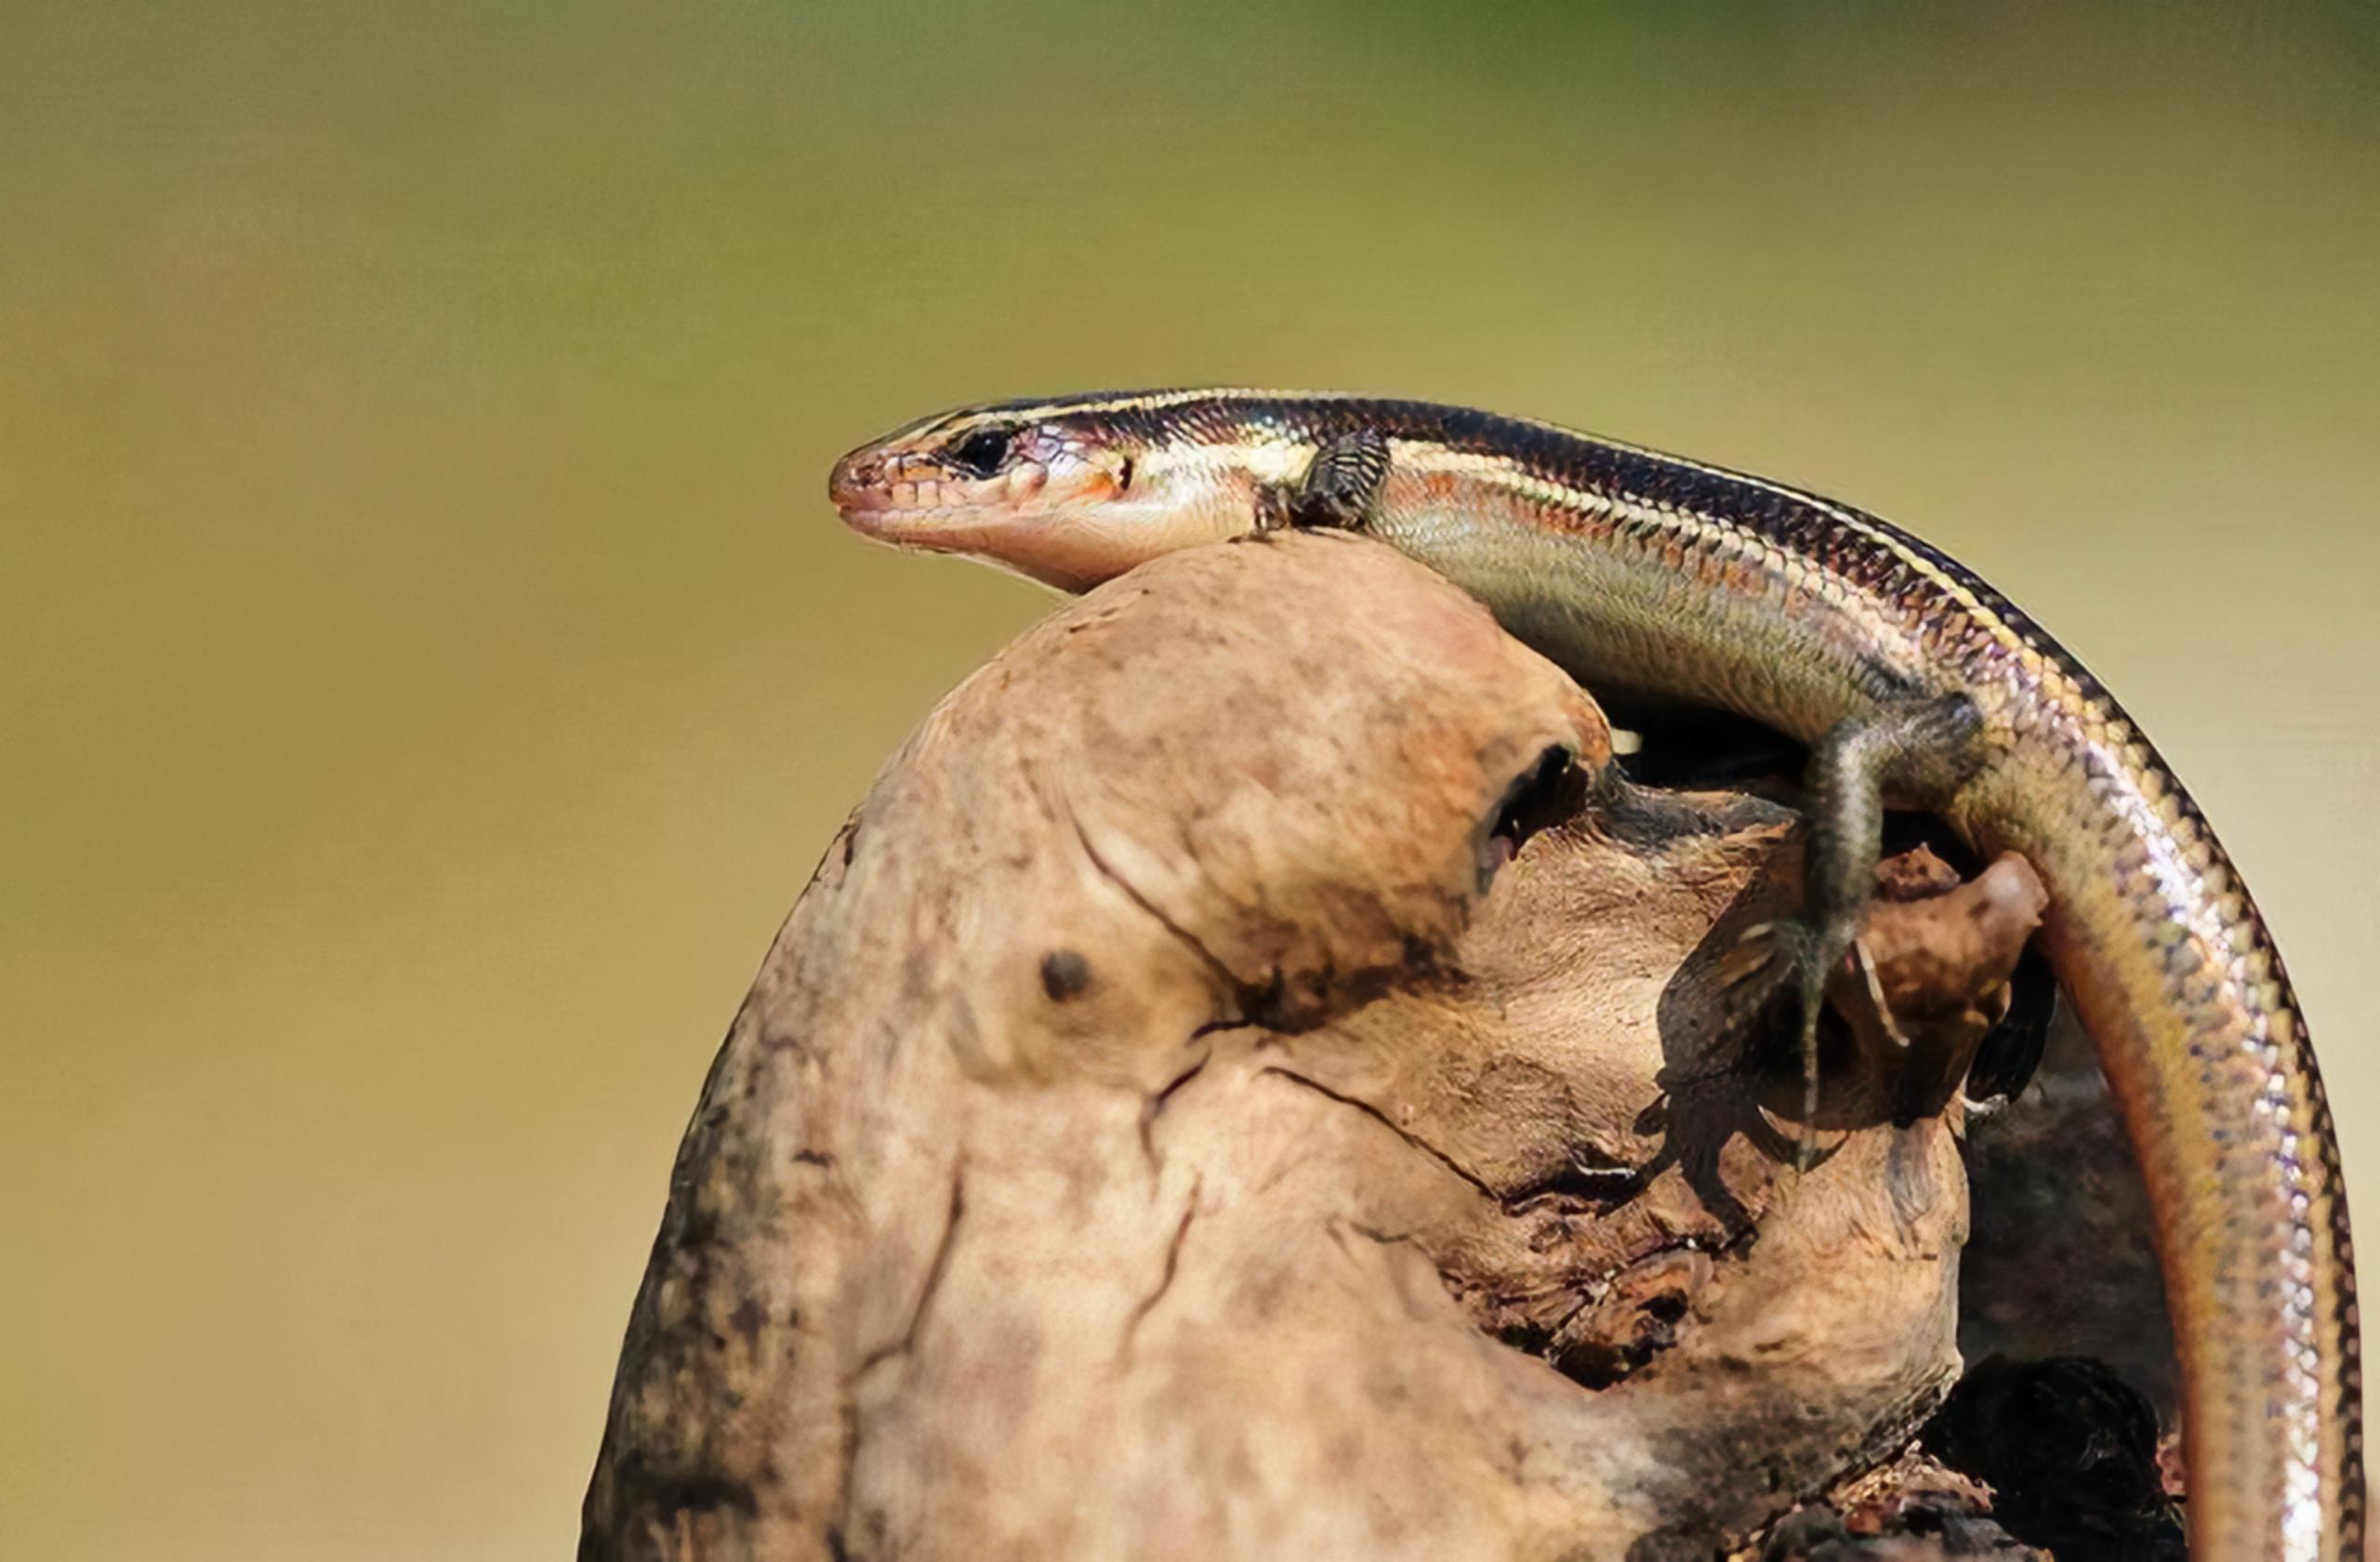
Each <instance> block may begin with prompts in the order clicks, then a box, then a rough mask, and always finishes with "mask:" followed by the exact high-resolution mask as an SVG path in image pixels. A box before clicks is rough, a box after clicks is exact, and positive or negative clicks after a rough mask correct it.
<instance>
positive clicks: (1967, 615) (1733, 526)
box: [830, 389, 2364, 1562]
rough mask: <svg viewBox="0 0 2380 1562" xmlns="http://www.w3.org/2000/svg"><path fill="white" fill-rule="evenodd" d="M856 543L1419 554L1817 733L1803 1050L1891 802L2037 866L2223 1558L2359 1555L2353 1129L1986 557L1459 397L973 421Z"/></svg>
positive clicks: (1010, 410)
mask: <svg viewBox="0 0 2380 1562" xmlns="http://www.w3.org/2000/svg"><path fill="white" fill-rule="evenodd" d="M830 495H831V497H832V499H833V501H834V503H835V504H836V506H837V508H838V509H839V510H840V512H841V514H842V516H843V518H844V519H845V520H846V521H847V522H848V523H850V524H851V525H852V526H853V527H854V528H856V529H857V530H859V531H860V532H862V533H864V534H866V535H867V536H872V537H876V538H879V539H881V540H883V541H886V542H890V543H893V544H896V545H899V546H904V547H909V548H918V549H932V550H936V551H945V552H955V553H963V554H969V555H972V556H973V557H976V558H979V559H983V560H986V561H988V562H990V563H995V564H998V565H1001V566H1004V567H1006V568H1009V569H1011V570H1013V571H1016V572H1018V573H1021V574H1024V575H1026V576H1031V577H1033V578H1035V579H1038V580H1040V581H1043V582H1046V583H1048V584H1050V585H1052V586H1056V587H1058V588H1060V589H1067V590H1081V589H1087V588H1089V587H1091V586H1092V585H1095V584H1097V583H1099V582H1100V581H1102V580H1104V579H1107V578H1109V577H1111V576H1116V575H1118V574H1121V573H1122V572H1123V571H1125V570H1127V569H1129V568H1131V566H1132V565H1133V564H1135V563H1140V562H1141V561H1143V560H1145V559H1148V558H1150V557H1152V556H1154V555H1156V554H1158V553H1161V552H1164V551H1167V550H1169V549H1176V548H1182V547H1187V546H1191V545H1195V544H1198V543H1203V542H1210V541H1217V540H1221V539H1224V538H1229V537H1235V536H1246V535H1249V534H1251V533H1256V532H1262V531H1266V530H1270V529H1274V528H1277V527H1283V526H1334V527H1345V528H1349V529H1353V530H1356V531H1359V532H1361V533H1363V534H1365V535H1367V536H1372V537H1376V538H1378V539H1380V540H1381V541H1382V542H1385V543H1388V544H1390V545H1391V546H1393V547H1395V548H1397V549H1401V550H1402V551H1404V552H1405V553H1407V554H1408V555H1410V556H1411V557H1413V558H1415V559H1417V560H1419V561H1421V563H1425V564H1427V565H1429V566H1430V567H1432V568H1433V569H1435V570H1436V571H1438V572H1439V573H1440V574H1442V575H1444V576H1447V577H1448V578H1449V579H1450V580H1452V581H1454V582H1455V583H1456V584H1457V585H1459V586H1461V587H1462V588H1463V589H1466V590H1468V591H1469V592H1471V593H1472V594H1473V595H1474V596H1476V597H1477V598H1478V599H1479V600H1480V601H1482V602H1485V603H1486V604H1487V606H1488V608H1489V609H1490V610H1491V611H1493V612H1494V614H1495V615H1496V616H1497V617H1498V619H1499V620H1501V622H1502V623H1503V624H1504V625H1505V627H1506V628H1507V629H1510V630H1511V631H1512V632H1513V633H1514V635H1516V636H1518V637H1519V638H1520V639H1521V640H1523V641H1525V642H1527V643H1529V644H1531V645H1533V646H1535V647H1536V648H1537V649H1538V650H1539V651H1540V652H1542V653H1544V654H1545V655H1548V656H1549V657H1551V658H1552V659H1554V661H1555V662H1557V663H1559V664H1561V665H1562V666H1563V667H1565V668H1567V669H1568V670H1569V671H1570V672H1572V673H1573V674H1575V675H1576V676H1578V677H1579V678H1580V679H1581V680H1582V681H1584V682H1586V683H1587V684H1588V686H1589V687H1590V688H1591V689H1593V690H1594V691H1595V692H1596V693H1598V694H1604V695H1624V696H1633V697H1639V698H1653V699H1659V700H1667V701H1673V702H1682V703H1686V704H1692V705H1699V706H1705V707H1717V708H1722V709H1725V710H1728V711H1732V712H1734V713H1736V714H1738V715H1740V716H1744V717H1748V718H1751V719H1752V720H1753V721H1758V722H1760V723H1763V724H1765V725H1766V726H1769V727H1771V728H1774V729H1777V730H1778V731H1780V732H1782V733H1784V734H1785V735H1788V736H1791V737H1792V738H1795V739H1797V740H1800V741H1802V742H1804V743H1806V744H1808V745H1810V752H1811V788H1810V790H1811V794H1812V797H1813V800H1814V801H1813V807H1812V813H1811V817H1810V826H1809V830H1810V840H1809V850H1808V857H1807V860H1808V862H1809V864H1810V868H1809V871H1808V872H1807V873H1806V874H1805V880H1806V889H1805V912H1804V915H1803V916H1802V917H1801V918H1800V919H1798V920H1796V921H1794V922H1792V923H1791V924H1786V925H1783V926H1780V927H1779V928H1778V930H1777V935H1778V937H1779V939H1780V940H1781V942H1780V946H1779V948H1778V955H1779V957H1780V963H1781V965H1782V966H1783V967H1784V969H1786V970H1787V971H1788V972H1789V973H1790V975H1789V978H1788V979H1789V980H1791V981H1792V982H1793V983H1794V984H1795V986H1797V987H1798V989H1799V991H1798V998H1799V1001H1800V1004H1801V1009H1802V1020H1803V1031H1802V1034H1803V1036H1804V1038H1805V1049H1806V1048H1808V1047H1809V1046H1811V1045H1812V1044H1813V1043H1812V1041H1811V1040H1810V1038H1811V1037H1812V1036H1813V1035H1814V1030H1815V1026H1816V1023H1817V1013H1818V1006H1819V1004H1820V1003H1821V1001H1822V990H1823V978H1824V974H1825V973H1826V972H1827V971H1828V970H1829V969H1831V967H1832V966H1833V965H1834V964H1836V963H1837V962H1838V961H1839V960H1841V959H1842V957H1843V956H1844V954H1845V951H1846V949H1847V948H1848V947H1849V946H1850V943H1851V941H1852V940H1853V938H1854V937H1855V936H1856V935H1857V933H1858V927H1859V925H1860V920H1861V918H1862V916H1863V914H1864V911H1865V907H1866V900H1867V895H1868V894H1869V889H1870V885H1871V876H1872V870H1873V867H1874V864H1875V861H1876V857H1877V854H1878V851H1879V845H1880V839H1879V837H1880V830H1881V827H1882V820H1883V809H1884V805H1885V803H1886V802H1887V801H1889V802H1891V803H1892V804H1894V805H1897V806H1910V807H1920V808H1923V809H1924V810H1926V811H1928V812H1931V813H1933V814H1937V815H1938V816H1939V817H1941V818H1942V819H1943V820H1944V821H1945V822H1946V823H1948V824H1949V825H1950V827H1952V829H1953V830H1955V831H1956V832H1957V833H1958V834H1959V835H1960V836H1961V837H1963V838H1964V840H1965V841H1967V842H1968V843H1969V844H1970V845H1971V846H1973V847H1974V848H1976V849H1977V850H1978V851H1981V852H1985V853H1997V852H2000V851H2014V852H2017V853H2020V854H2023V855H2024V856H2025V857H2027V858H2028V859H2030V862H2031V863H2032V864H2033V866H2034V867H2035V869H2036V870H2037V871H2038V872H2039V873H2040V875H2041V877H2042V879H2043V882H2044V883H2045V884H2046V885H2047V886H2048V888H2049V891H2050V896H2051V900H2050V905H2049V908H2048V911H2047V913H2046V915H2045V919H2044V921H2043V928H2042V931H2041V933H2040V935H2039V937H2040V940H2041V945H2042V947H2043V950H2044V952H2045V953H2046V954H2047V956H2048V958H2049V960H2050V963H2051V965H2052V967H2053V968H2054V969H2055V971H2056V973H2057V977H2058V980H2059V983H2060V985H2061V986H2062V987H2063V988H2064V990H2065V991H2066V993H2067V995H2068V997H2069V1001H2070V1002H2071V1003H2072V1004H2073V1006H2074V1008H2075V1010H2076V1012H2077V1013H2078V1014H2079V1016H2080V1017H2081V1019H2082V1021H2083V1026H2084V1028H2085V1029H2086V1030H2087V1031H2088V1032H2089V1033H2090V1035H2091V1038H2092V1039H2093V1042H2094V1044H2095V1045H2096V1049H2097V1052H2098V1055H2099V1059H2100V1064H2101V1066H2102V1068H2103V1069H2104V1071H2105V1073H2106V1075H2107V1077H2108V1080H2109V1086H2110V1087H2111V1089H2112V1090H2113V1092H2114V1094H2115V1098H2116V1100H2117V1102H2118V1103H2119V1105H2120V1108H2121V1111H2122V1117H2123V1119H2124V1123H2125V1127H2126V1130H2127V1132H2128V1133H2129V1135H2130V1138H2131V1141H2132V1145H2133V1148H2134V1150H2135V1154H2136V1156H2137V1158H2138V1159H2139V1162H2140V1165H2141V1169H2142V1171H2143V1172H2144V1173H2145V1175H2146V1177H2147V1180H2148V1185H2149V1197H2150V1199H2151V1202H2152V1205H2153V1207H2154V1209H2155V1211H2156V1224H2157V1243H2158V1250H2159V1253H2160V1258H2161V1263H2162V1268H2163V1271H2164V1276H2165V1283H2166V1289H2167V1292H2168V1297H2169V1304H2170V1306H2171V1308H2172V1310H2173V1313H2174V1320H2175V1333H2176V1336H2177V1338H2178V1340H2179V1343H2180V1356H2181V1368H2182V1382H2183V1421H2184V1430H2185V1438H2186V1458H2187V1465H2188V1480H2189V1488H2188V1490H2189V1535H2190V1555H2191V1556H2192V1557H2194V1558H2197V1559H2198V1562H2210V1559H2215V1558H2221V1559H2225V1562H2233V1559H2245V1558H2275V1559H2279V1558H2287V1559H2291V1562H2301V1559H2313V1558H2323V1559H2326V1562H2345V1559H2353V1562H2360V1558H2361V1556H2362V1549H2361V1547H2362V1540H2361V1533H2362V1524H2363V1502H2364V1487H2363V1472H2362V1449H2361V1442H2362V1433H2361V1420H2360V1418H2361V1385H2360V1379H2359V1375H2358V1351H2359V1344H2358V1336H2357V1323H2356V1310H2355V1276H2354V1266H2353V1255H2352V1251H2351V1249H2350V1246H2349V1241H2348V1235H2347V1204H2346V1198H2345V1191H2344V1185H2343V1182H2342V1179H2341V1175H2340V1170H2339V1160H2338V1151H2337V1144H2336V1140H2335V1138H2334V1134H2333V1132H2332V1125H2331V1118H2330V1112H2329V1108H2328V1106H2327V1105H2326V1104H2325V1102H2324V1099H2323V1095H2322V1087H2321V1079H2320V1077H2319V1076H2318V1074H2317V1072H2316V1069H2315V1063H2314V1054H2313V1052H2312V1050H2311V1047H2310V1045H2309V1043H2308V1041H2307V1035H2306V1029H2305V1026H2304V1023H2303V1021H2302V1020H2301V1019H2300V1017H2299V1014H2298V1010H2297V1004H2296V999H2295V998H2294V994H2293V993H2292V991H2291V988H2290V985H2289V980H2288V977H2287V974H2286V973H2285V972H2284V971H2283V969H2282V966H2281V957H2280V954H2279V952H2278V951H2277V950H2276V949H2275V948H2274V946H2273V943H2272V940H2271V938H2270V936H2269V935H2268V933H2267V932H2266V930H2265V926H2264V923H2263V920H2261V919H2260V918H2259V916H2258V915H2257V912H2256V908H2255V906H2254V902H2253V901H2251V900H2250V899H2249V896H2248V893H2247V890H2246V887H2245V886H2244V885H2242V884H2241V881H2240V878H2239V875H2238V873H2237V872H2236V871H2235V870H2234V869H2233V868H2232V867H2231V865H2230V863H2229V861H2228V859H2227V858H2226V856H2225V854H2224V852H2223V848H2222V847H2221V845H2220V844H2218V843H2217V841H2215V836H2214V834H2213V832H2212V831H2211V830H2210V829H2209V828H2208V827H2207V825H2206V822H2205V820H2204V819H2203V817H2202V815H2201V814H2200V813H2199V811H2198V809H2197V808H2196V807H2195V806H2194V805H2193V804H2192V803H2191V801H2190V799H2189V797H2188V794H2187V793H2186V792H2185V791H2184V790H2183V789H2182V787H2181V784H2180V782H2179V781H2177V780H2176V779H2175V776H2174V774H2173V773H2172V772H2171V771H2170V770H2168V769H2167V768H2166V766H2165V764H2164V762H2163V761H2162V760H2161V759H2160V758H2159V757H2158V755H2157V752H2156V750H2155V749H2154V748H2151V747H2150V746H2149V742H2148V740H2147V739H2146V738H2145V737H2144V736H2142V735H2141V733H2140V731H2139V729H2138V728H2137V727H2135V725H2134V724H2133V722H2132V721H2131V719H2130V718H2129V717H2127V716H2126V715H2125V714H2124V712H2123V710H2122V708H2121V707H2119V706H2118V705H2117V704H2116V702H2115V700H2114V699H2113V698H2112V697H2110V696H2109V694H2108V692H2107V691H2106V690H2105V689H2104V688H2102V687H2101V686H2100V685H2099V683H2098V682H2097V681H2096V680H2095V679H2094V678H2092V676H2091V675H2090V674H2089V673H2088V672H2086V671H2085V670H2083V667H2082V665H2081V663H2079V662H2078V661H2077V660H2076V659H2075V658H2074V657H2073V656H2072V655H2069V653H2068V652H2067V651H2066V650H2065V649H2064V648H2063V647H2061V646H2060V645H2058V643H2057V642H2056V641H2054V640H2052V639H2051V638H2050V637H2049V636H2048V635H2047V634H2046V633H2044V632H2043V630H2042V629H2040V628H2039V627H2038V626H2036V625H2035V624H2034V623H2033V622H2032V620H2031V619H2030V618H2028V617H2027V616H2025V615H2024V614H2023V613H2022V612H2020V611H2018V610H2017V609H2016V607H2015V606H2014V605H2012V604H2011V603H2010V602H2008V600H2007V599H2006V598H2004V597H2003V596H2002V595H2000V593H1999V592H1997V591H1995V590H1993V589H1991V588H1990V586H1987V585H1986V584H1984V582H1983V581H1982V580H1980V579H1978V578H1977V576H1975V575H1974V574H1972V573H1971V572H1969V571H1968V570H1966V569H1965V568H1964V567H1963V566H1961V565H1959V564H1958V563H1954V562H1953V561H1951V560H1950V559H1949V558H1947V557H1945V556H1944V555H1943V554H1942V553H1940V552H1938V551H1937V550H1936V549H1933V548H1930V547H1928V546H1927V545H1926V544H1924V543H1923V542H1921V541H1919V540H1918V539H1917V538H1916V537H1914V536H1911V535H1910V534H1908V533H1907V532H1904V531H1902V530H1900V529H1899V528H1898V527H1896V526H1893V525H1891V524H1888V523H1885V522H1883V521H1880V520H1878V519H1876V518H1875V517H1873V516H1871V515H1867V514H1864V513H1862V512H1861V511H1859V510H1854V509H1851V508H1850V507H1848V506H1845V505H1842V504H1837V503H1835V502H1834V501H1832V500H1830V499H1825V498H1821V497H1819V496H1816V495H1813V494H1807V493H1803V492H1801V491H1799V490H1797V489H1793V488H1790V487H1787V486H1785V485H1783V484H1781V483H1771V482H1767V481H1765V480H1764V479H1761V478H1757V477H1752V476H1747V475H1744V474H1741V473H1738V472H1732V471H1727V470H1722V469H1720V468H1717V467H1712V466H1707V465H1704V464H1702V463H1700V462H1697V461H1690V460H1686V459H1682V458H1680V457H1674V456H1667V455H1662V454H1659V453H1657V452H1654V451H1650V450H1645V449H1640V448H1636V447H1634V446H1631V445H1626V444H1620V443H1614V442H1611V441H1608V440H1604V439H1599V438H1594V437H1591V436H1588V435H1584V434H1580V433H1574V432H1571V431H1569V430H1564V429H1560V428H1556V427H1554V426H1552V425H1549V424H1544V423H1539V422H1533V421H1528V420H1525V419H1520V418H1513V417H1499V416H1496V415H1493V414H1489V413H1484V412H1476V411H1472V410H1468V409H1464V408H1460V407H1450V406H1440V405H1435V404H1428V403H1421V402H1409V401H1391V400H1382V399H1374V398H1369V397H1364V396H1357V395H1344V394H1330V393H1321V394H1315V393H1292V392H1276V391H1249V390H1230V389H1215V390H1187V391H1154V392H1144V393H1117V394H1102V395H1088V396H1080V397H1072V398H1064V399H1059V400H1051V401H1020V402H1011V403H1004V404H995V405H986V406H978V407H970V408H964V409H960V410H959V411H955V412H949V413H944V414H941V415H938V416H936V417H929V418H926V419H924V420H922V421H920V422H918V423H915V424H912V425H910V426H908V427H906V428H904V429H902V430H898V431H896V432H894V433H893V434H891V435H888V436H887V437H885V438H884V439H881V440H879V441H877V442H876V443H871V444H869V445H866V446H864V447H862V448H861V449H858V450H855V451H853V452H852V453H851V454H850V455H849V456H846V457H844V458H843V459H842V460H841V461H840V462H839V463H837V465H836V467H835V469H834V473H833V476H832V478H831V480H830Z"/></svg>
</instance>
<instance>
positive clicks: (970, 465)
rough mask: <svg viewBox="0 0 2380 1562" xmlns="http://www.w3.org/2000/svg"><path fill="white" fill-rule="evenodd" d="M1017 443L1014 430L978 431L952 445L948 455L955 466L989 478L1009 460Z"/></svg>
mask: <svg viewBox="0 0 2380 1562" xmlns="http://www.w3.org/2000/svg"><path fill="white" fill-rule="evenodd" d="M1014 443H1016V430H1013V429H977V430H973V431H972V432H971V433H969V434H968V435H967V437H966V438H964V439H962V440H960V441H959V443H957V444H954V445H952V446H951V447H950V449H949V450H948V452H946V454H947V455H948V456H949V457H950V460H951V463H952V464H953V465H954V466H958V467H959V468H962V469H963V470H967V471H969V472H971V473H972V474H973V475H975V476H977V477H989V476H991V475H992V474H993V473H994V472H997V471H998V470H1000V467H1001V465H1002V464H1003V463H1004V462H1006V461H1007V460H1008V453H1009V450H1010V447H1011V446H1012V445H1013V444H1014Z"/></svg>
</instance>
